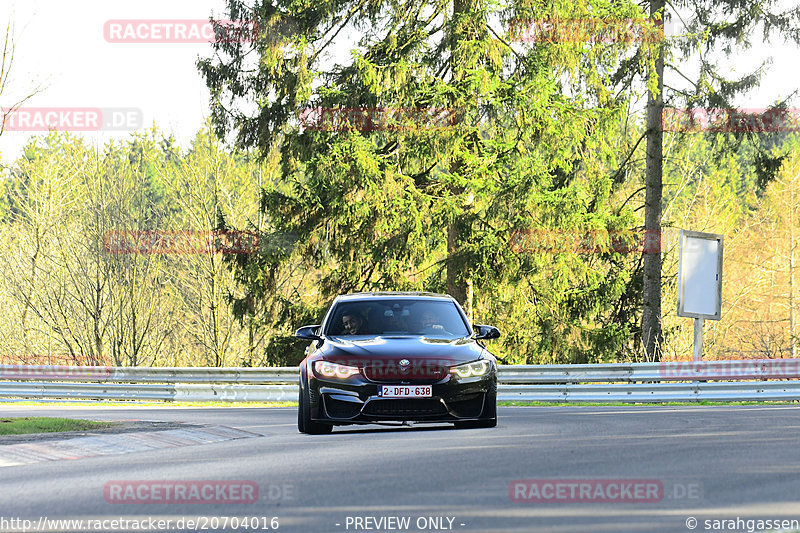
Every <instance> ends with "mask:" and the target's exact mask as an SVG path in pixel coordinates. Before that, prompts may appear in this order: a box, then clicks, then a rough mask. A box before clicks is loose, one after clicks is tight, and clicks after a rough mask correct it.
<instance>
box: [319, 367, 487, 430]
mask: <svg viewBox="0 0 800 533" xmlns="http://www.w3.org/2000/svg"><path fill="white" fill-rule="evenodd" d="M391 384H396V385H400V384H409V385H417V384H426V385H428V384H430V385H431V386H432V392H433V395H432V397H430V398H383V397H380V396H378V387H379V386H380V385H391ZM309 392H310V394H309V397H310V398H309V399H310V403H311V418H312V419H313V420H315V421H321V422H332V423H334V424H370V423H380V422H384V421H408V422H457V421H462V420H464V421H465V420H481V419H485V418H491V417H492V416H494V415H493V413H494V403H495V401H496V396H497V376H496V374H495V372H494V371H492V372H489V373H487V374H486V375H484V376H480V377H470V378H465V379H461V378H457V377H455V376H453V375H448V376H447V377H445V378H444V379H442V380H440V381H437V382H435V383H432V384H431V383H430V382H425V383H415V382H401V381H397V382H394V383H388V382H381V383H376V382H372V381H369V380H367V379H365V378H363V376H356V377H353V378H351V379H347V380H327V379H320V378H316V377H312V376H310V377H309Z"/></svg>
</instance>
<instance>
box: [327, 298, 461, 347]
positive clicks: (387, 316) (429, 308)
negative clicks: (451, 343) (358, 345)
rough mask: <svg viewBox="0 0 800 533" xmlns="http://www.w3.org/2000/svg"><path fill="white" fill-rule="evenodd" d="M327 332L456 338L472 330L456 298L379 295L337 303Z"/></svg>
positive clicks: (335, 333) (336, 334)
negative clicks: (453, 300) (382, 298)
mask: <svg viewBox="0 0 800 533" xmlns="http://www.w3.org/2000/svg"><path fill="white" fill-rule="evenodd" d="M325 334H327V335H334V336H342V335H424V336H427V337H454V338H455V337H465V336H467V335H469V330H468V328H467V325H466V323H465V322H464V319H463V318H462V317H461V313H459V311H458V309H457V308H456V305H455V304H454V303H453V302H450V301H446V300H430V299H429V300H422V299H420V300H414V299H398V298H392V299H385V300H381V299H379V298H376V299H374V300H362V301H358V302H340V303H339V304H337V305H336V307H335V308H334V309H333V311H332V313H331V317H330V320H329V322H328V323H327V324H326V327H325Z"/></svg>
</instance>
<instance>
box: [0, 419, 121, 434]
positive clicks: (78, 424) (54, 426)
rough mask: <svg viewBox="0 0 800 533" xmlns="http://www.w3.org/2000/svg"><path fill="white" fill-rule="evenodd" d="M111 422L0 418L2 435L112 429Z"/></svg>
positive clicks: (0, 432)
mask: <svg viewBox="0 0 800 533" xmlns="http://www.w3.org/2000/svg"><path fill="white" fill-rule="evenodd" d="M113 425H114V424H113V423H111V422H95V421H92V420H76V419H73V418H50V417H42V416H25V417H14V418H0V435H26V434H28V433H56V432H62V431H86V430H88V429H99V428H107V427H111V426H113Z"/></svg>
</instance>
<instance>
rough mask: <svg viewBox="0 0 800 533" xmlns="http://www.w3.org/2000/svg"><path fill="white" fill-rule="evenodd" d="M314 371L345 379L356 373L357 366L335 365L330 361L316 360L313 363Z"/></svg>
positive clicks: (322, 374)
mask: <svg viewBox="0 0 800 533" xmlns="http://www.w3.org/2000/svg"><path fill="white" fill-rule="evenodd" d="M314 373H315V374H317V375H320V376H323V377H326V378H341V379H346V378H349V377H350V376H352V375H354V374H358V368H357V367H354V366H345V365H337V364H336V363H331V362H330V361H317V362H316V363H314Z"/></svg>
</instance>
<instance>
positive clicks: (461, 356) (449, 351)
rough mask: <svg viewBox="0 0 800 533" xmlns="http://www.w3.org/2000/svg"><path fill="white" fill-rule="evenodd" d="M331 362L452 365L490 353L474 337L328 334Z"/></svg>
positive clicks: (323, 350) (325, 348) (325, 350)
mask: <svg viewBox="0 0 800 533" xmlns="http://www.w3.org/2000/svg"><path fill="white" fill-rule="evenodd" d="M319 353H320V355H321V356H322V357H323V358H324V359H325V360H328V361H332V362H336V363H341V364H349V365H350V366H358V367H360V368H361V367H363V366H365V365H369V364H370V362H371V361H372V360H381V361H386V362H388V361H394V360H397V361H400V360H402V359H408V360H409V361H410V362H412V363H414V362H416V363H420V362H424V363H433V362H435V363H436V364H439V365H445V366H453V365H457V364H461V363H468V362H470V361H475V360H476V359H478V358H480V357H481V355H482V354H488V352H487V351H486V350H485V349H484V348H483V346H481V345H480V344H478V343H477V342H476V341H475V339H472V338H470V337H462V338H457V339H443V338H441V337H438V338H437V337H424V336H402V337H401V336H377V337H376V336H364V337H360V336H353V337H328V338H327V339H326V341H325V343H324V344H323V345H322V346H321V347H320V352H319Z"/></svg>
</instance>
